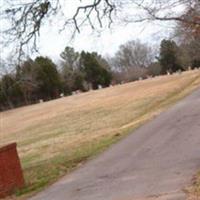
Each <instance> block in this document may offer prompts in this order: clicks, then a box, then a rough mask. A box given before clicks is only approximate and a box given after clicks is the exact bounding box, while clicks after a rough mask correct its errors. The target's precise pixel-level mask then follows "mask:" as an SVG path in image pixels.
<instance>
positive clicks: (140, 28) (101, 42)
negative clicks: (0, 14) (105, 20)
mask: <svg viewBox="0 0 200 200" xmlns="http://www.w3.org/2000/svg"><path fill="white" fill-rule="evenodd" d="M87 1H90V0H87ZM1 2H3V0H1ZM65 2H67V4H66V5H67V8H69V7H70V9H67V8H66V9H65V8H64V10H66V11H67V13H65V14H66V15H67V16H72V15H73V14H74V13H75V10H76V8H77V5H79V4H78V3H77V2H79V3H80V1H74V0H73V1H72V0H66V1H65ZM84 2H85V1H84ZM132 11H133V10H132ZM134 12H135V11H134ZM58 22H59V20H58ZM1 26H3V24H1ZM58 27H59V24H57V23H56V22H55V21H54V23H53V22H52V23H51V24H48V25H46V26H45V27H43V29H42V31H41V33H40V39H39V43H38V44H39V50H40V53H41V55H44V56H49V57H51V58H52V59H53V60H54V61H57V60H59V55H60V53H61V52H62V51H63V50H64V48H65V47H66V46H72V47H74V48H75V50H77V51H81V50H85V51H97V52H98V53H100V54H102V55H107V54H108V55H113V54H114V53H115V52H116V51H117V49H118V47H119V46H120V45H121V44H124V43H125V42H126V41H128V40H136V39H140V40H141V41H143V42H147V43H151V44H152V45H156V46H157V47H158V45H159V43H160V41H161V40H162V39H163V38H168V37H169V36H170V35H171V33H172V30H173V29H172V27H173V24H172V23H167V22H162V23H161V22H151V23H147V22H145V23H129V24H128V25H126V26H125V25H121V24H116V23H115V24H113V26H112V28H111V29H109V28H107V29H104V31H102V32H101V34H99V33H97V32H92V31H91V29H90V28H87V27H86V28H84V29H83V30H82V31H81V33H80V34H77V35H76V37H75V38H74V39H73V41H71V40H70V38H71V37H70V32H68V31H67V30H65V31H64V32H62V33H58ZM5 52H6V53H4V55H7V52H9V50H8V51H5ZM4 55H3V56H4Z"/></svg>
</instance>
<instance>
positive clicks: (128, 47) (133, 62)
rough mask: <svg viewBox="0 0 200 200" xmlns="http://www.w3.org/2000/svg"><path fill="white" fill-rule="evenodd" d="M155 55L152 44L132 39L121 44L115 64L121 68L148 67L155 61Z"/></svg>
mask: <svg viewBox="0 0 200 200" xmlns="http://www.w3.org/2000/svg"><path fill="white" fill-rule="evenodd" d="M155 56H156V55H155V54H154V51H153V49H152V48H151V47H150V46H148V45H147V44H144V43H141V42H140V41H139V40H136V41H135V40H132V41H128V42H127V43H125V44H124V45H121V46H120V48H119V50H118V51H117V53H116V55H115V64H116V67H117V68H118V69H119V68H121V70H129V69H131V68H146V67H148V66H149V65H150V64H151V63H152V62H153V60H154V59H155Z"/></svg>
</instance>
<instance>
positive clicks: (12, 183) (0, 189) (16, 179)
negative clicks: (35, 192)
mask: <svg viewBox="0 0 200 200" xmlns="http://www.w3.org/2000/svg"><path fill="white" fill-rule="evenodd" d="M16 147H17V144H16V143H12V144H9V145H7V146H4V147H1V148H0V198H2V197H5V196H6V195H9V194H10V193H12V192H13V191H14V190H15V189H19V188H22V187H23V186H24V177H23V173H22V169H21V164H20V160H19V156H18V153H17V149H16Z"/></svg>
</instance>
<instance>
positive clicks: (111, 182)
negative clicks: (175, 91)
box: [30, 89, 200, 200]
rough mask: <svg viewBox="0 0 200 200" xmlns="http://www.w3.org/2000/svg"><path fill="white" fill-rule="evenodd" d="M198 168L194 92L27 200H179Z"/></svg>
mask: <svg viewBox="0 0 200 200" xmlns="http://www.w3.org/2000/svg"><path fill="white" fill-rule="evenodd" d="M199 169H200V89H199V90H197V91H195V92H194V93H193V94H192V95H190V96H188V97H187V98H185V99H184V100H182V101H181V102H179V103H178V104H177V105H176V106H174V107H173V108H171V109H169V110H168V111H167V112H165V113H163V114H161V115H159V116H158V117H157V118H155V119H154V120H153V121H151V122H149V123H147V124H146V125H144V126H142V127H141V128H139V129H138V130H136V131H135V132H134V133H133V134H131V135H129V136H128V137H127V138H125V139H124V140H122V141H121V142H119V143H118V144H116V145H113V146H112V147H111V148H110V149H109V150H108V151H106V152H105V153H103V154H102V155H100V156H99V157H98V158H96V159H94V160H92V161H90V162H88V163H87V164H85V165H84V166H83V167H81V168H80V169H78V170H76V171H74V172H73V173H71V174H70V175H68V176H66V177H64V178H62V179H61V180H60V181H58V182H57V183H55V184H54V185H52V186H50V187H49V188H47V189H46V190H45V191H43V192H41V193H40V194H38V195H36V196H35V197H33V198H30V200H135V199H137V200H138V199H149V198H148V197H155V199H157V198H156V197H158V196H159V199H162V200H168V199H170V200H172V199H173V200H182V199H185V195H184V193H183V192H182V189H183V188H184V187H185V186H187V185H188V184H190V182H191V178H192V176H193V175H194V174H195V172H196V171H197V170H199ZM150 199H151V198H150ZM153 199H154V198H153Z"/></svg>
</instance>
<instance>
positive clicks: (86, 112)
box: [0, 71, 200, 194]
mask: <svg viewBox="0 0 200 200" xmlns="http://www.w3.org/2000/svg"><path fill="white" fill-rule="evenodd" d="M199 86H200V72H199V71H193V72H186V73H183V74H182V75H177V74H176V75H173V76H163V77H157V78H154V79H149V80H145V81H138V82H134V83H129V84H124V85H119V86H115V87H111V88H107V89H102V90H99V91H91V92H88V93H83V94H79V95H76V96H70V97H66V98H62V99H59V100H54V101H50V102H47V103H43V104H37V105H32V106H27V107H22V108H19V109H15V110H11V111H7V112H3V113H0V115H1V127H0V128H1V129H0V145H3V144H6V143H9V142H13V141H17V142H18V151H19V154H20V158H21V161H22V165H23V169H24V175H25V179H26V183H27V186H26V188H25V189H24V190H22V191H18V193H17V194H22V193H26V192H30V191H39V190H41V189H42V188H43V187H44V186H46V185H48V184H50V183H52V182H54V181H55V180H56V179H58V177H60V176H63V175H64V174H66V173H68V172H70V171H71V170H72V169H74V168H75V167H77V166H79V165H80V163H82V162H84V161H86V160H87V159H88V158H91V157H92V156H95V155H96V154H97V153H99V152H101V151H103V150H104V149H106V148H107V147H108V146H110V145H111V144H113V143H115V142H116V141H118V140H119V139H121V138H122V137H124V136H125V135H126V134H127V133H129V132H130V131H133V130H134V129H135V128H137V127H138V126H140V125H141V124H143V123H144V122H145V121H147V120H150V119H152V118H153V117H154V116H156V115H157V114H159V113H160V112H161V111H163V110H165V109H166V108H167V107H168V106H170V105H171V104H173V103H175V102H176V101H177V100H179V99H181V98H182V97H184V96H185V95H187V94H188V93H190V92H191V91H193V90H194V89H195V88H197V87H199Z"/></svg>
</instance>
